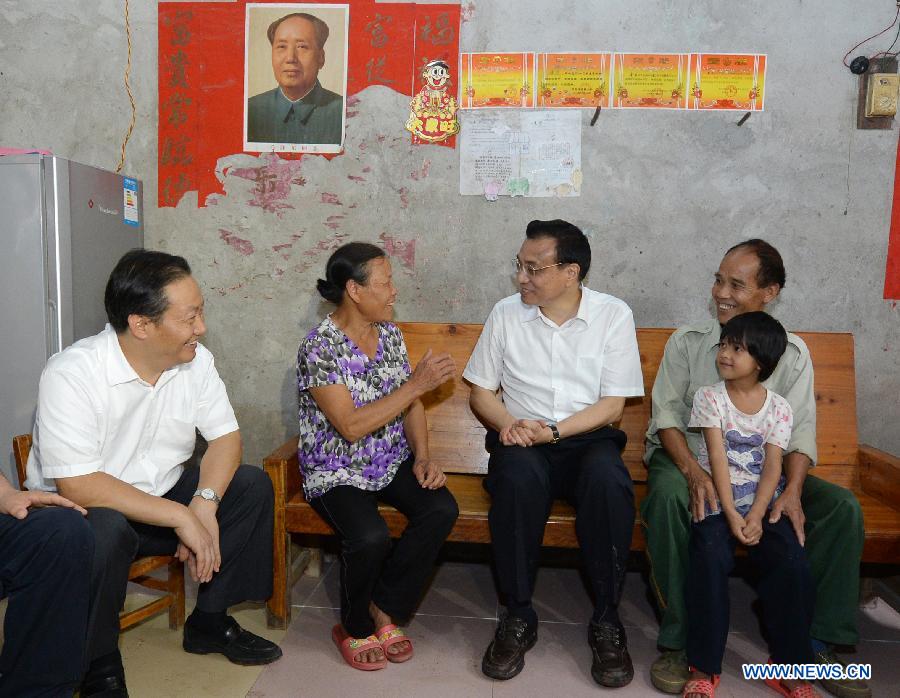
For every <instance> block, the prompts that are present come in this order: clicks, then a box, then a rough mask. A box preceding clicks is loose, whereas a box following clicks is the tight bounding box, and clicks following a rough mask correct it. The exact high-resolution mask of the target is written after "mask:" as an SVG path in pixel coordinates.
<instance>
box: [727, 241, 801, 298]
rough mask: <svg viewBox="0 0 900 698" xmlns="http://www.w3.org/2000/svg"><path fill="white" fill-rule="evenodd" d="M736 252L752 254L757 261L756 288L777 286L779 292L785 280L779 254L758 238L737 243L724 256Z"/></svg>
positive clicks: (782, 263)
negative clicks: (741, 251) (743, 251)
mask: <svg viewBox="0 0 900 698" xmlns="http://www.w3.org/2000/svg"><path fill="white" fill-rule="evenodd" d="M736 250H747V251H748V252H752V253H753V254H755V255H756V258H757V259H758V260H759V271H757V272H756V285H757V286H759V287H760V288H766V287H767V286H771V285H772V284H778V288H779V290H781V289H783V288H784V282H785V280H786V274H785V271H784V261H782V259H781V254H780V253H779V252H778V250H776V249H775V248H774V247H773V246H772V245H770V244H769V243H768V242H766V241H765V240H760V239H759V238H750V239H749V240H744V241H743V242H739V243H738V244H737V245H735V246H734V247H732V248H731V249H729V250H728V252H726V253H725V255H726V256H728V255H730V254H731V253H732V252H734V251H736Z"/></svg>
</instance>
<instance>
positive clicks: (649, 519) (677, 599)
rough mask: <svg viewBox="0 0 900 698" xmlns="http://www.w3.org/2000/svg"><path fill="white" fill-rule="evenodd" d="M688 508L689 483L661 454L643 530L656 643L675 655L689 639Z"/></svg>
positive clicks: (652, 473)
mask: <svg viewBox="0 0 900 698" xmlns="http://www.w3.org/2000/svg"><path fill="white" fill-rule="evenodd" d="M688 506H689V496H688V487H687V480H685V479H684V476H683V475H682V474H681V471H679V470H678V468H677V467H676V466H675V464H674V463H673V462H672V461H671V460H670V459H669V456H668V454H666V452H665V451H664V450H663V449H661V448H660V449H657V450H656V451H655V452H654V454H653V457H652V458H651V460H650V464H649V466H648V477H647V495H646V496H645V497H644V499H643V501H642V502H641V525H642V526H643V529H644V535H645V536H646V539H647V558H648V559H649V560H650V584H651V586H652V587H653V592H654V594H655V596H656V601H657V604H658V605H659V611H660V614H661V616H662V618H661V620H660V625H659V636H658V638H657V644H658V645H659V646H660V647H664V648H666V649H671V650H681V649H684V647H685V642H686V640H687V612H686V609H685V603H684V584H685V580H686V578H687V573H688V541H689V540H690V537H691V514H690V510H689V508H688ZM677 692H680V689H679V691H677Z"/></svg>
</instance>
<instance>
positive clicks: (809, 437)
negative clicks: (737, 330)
mask: <svg viewBox="0 0 900 698" xmlns="http://www.w3.org/2000/svg"><path fill="white" fill-rule="evenodd" d="M721 330H722V327H721V325H719V322H718V320H716V319H715V318H711V319H709V320H707V321H706V322H701V323H697V324H696V325H686V326H684V327H680V328H678V329H677V330H675V332H674V333H673V334H672V336H671V337H669V341H668V342H666V349H665V352H663V358H662V362H661V363H660V365H659V372H658V373H657V374H656V381H655V382H654V383H653V402H652V413H651V415H650V425H649V427H648V428H647V438H646V449H645V451H644V462H645V463H649V462H650V457H651V456H652V455H653V452H654V451H655V450H656V449H657V448H662V444H661V443H660V440H659V435H658V433H657V432H658V431H659V430H660V429H671V428H677V429H680V430H681V431H682V433H684V435H685V436H686V438H687V443H688V447H690V449H691V452H692V453H693V454H694V456H695V457H696V456H697V453H698V451H699V448H700V441H701V440H702V439H703V435H702V434H700V433H698V432H693V431H688V430H687V425H688V420H689V418H690V416H691V407H692V406H693V404H694V393H696V392H697V391H698V390H699V389H700V388H702V387H704V386H707V385H714V384H715V383H718V382H719V381H721V380H722V379H721V377H720V376H719V369H718V368H717V367H716V352H717V346H718V344H719V334H720V333H721ZM763 385H765V386H766V387H767V388H769V390H771V391H773V392H775V393H778V394H779V395H781V396H782V397H783V398H785V399H786V400H787V401H788V403H789V404H790V406H791V409H792V410H793V411H794V428H793V431H792V432H791V442H790V444H789V445H788V448H787V452H788V453H792V452H794V451H799V452H800V453H803V454H804V455H806V456H808V457H809V459H810V460H811V461H812V463H813V464H815V462H816V398H815V394H814V393H813V365H812V360H811V359H810V356H809V349H807V348H806V344H805V343H804V342H803V340H802V339H800V338H799V337H798V336H797V335H795V334H791V333H790V332H788V345H787V349H785V352H784V355H783V356H782V357H781V360H780V361H779V362H778V366H777V367H776V368H775V372H774V373H773V374H772V375H771V376H769V377H768V378H767V379H766V380H765V381H763Z"/></svg>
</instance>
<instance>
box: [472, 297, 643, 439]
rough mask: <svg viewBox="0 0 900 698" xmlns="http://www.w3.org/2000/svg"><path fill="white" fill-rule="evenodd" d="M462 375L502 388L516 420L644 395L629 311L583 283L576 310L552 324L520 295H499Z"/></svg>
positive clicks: (561, 415) (559, 415) (557, 416)
mask: <svg viewBox="0 0 900 698" xmlns="http://www.w3.org/2000/svg"><path fill="white" fill-rule="evenodd" d="M463 378H465V379H466V380H468V381H469V382H470V383H472V384H474V385H477V386H479V387H481V388H485V389H486V390H491V391H494V390H497V388H501V389H502V398H503V402H504V405H505V406H506V409H507V410H508V411H509V413H510V414H511V415H512V416H513V417H515V418H516V419H543V420H549V421H555V422H558V421H560V420H563V419H565V418H566V417H569V416H571V415H573V414H575V413H576V412H580V411H581V410H583V409H584V408H586V407H589V406H590V405H593V404H594V403H596V402H597V401H598V400H599V399H600V398H602V397H610V396H616V397H633V396H640V395H643V394H644V379H643V375H642V373H641V357H640V352H639V351H638V345H637V336H636V334H635V329H634V317H633V316H632V313H631V308H629V307H628V305H627V304H625V302H624V301H621V300H619V299H618V298H615V297H614V296H610V295H608V294H606V293H599V292H597V291H592V290H591V289H589V288H585V287H582V289H581V303H580V304H579V306H578V313H577V314H576V316H575V317H573V318H570V319H569V320H567V321H566V322H564V323H563V324H562V325H557V324H556V323H555V322H553V321H552V320H550V319H549V318H547V317H546V316H545V315H544V314H543V313H542V312H541V311H540V308H539V307H538V306H535V305H526V304H525V303H523V302H522V299H521V296H520V295H519V294H518V293H517V294H515V295H514V296H509V297H508V298H504V299H503V300H501V301H500V302H498V303H497V304H496V305H495V306H494V309H493V310H492V311H491V314H490V315H489V316H488V319H487V321H486V322H485V323H484V329H483V330H482V332H481V336H480V337H479V338H478V343H477V344H476V345H475V349H474V351H473V352H472V356H471V357H470V358H469V362H468V364H466V369H465V371H463Z"/></svg>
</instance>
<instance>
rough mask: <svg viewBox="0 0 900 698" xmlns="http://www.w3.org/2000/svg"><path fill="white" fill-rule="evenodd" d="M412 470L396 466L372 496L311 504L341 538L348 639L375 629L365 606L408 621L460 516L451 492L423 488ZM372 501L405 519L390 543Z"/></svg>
mask: <svg viewBox="0 0 900 698" xmlns="http://www.w3.org/2000/svg"><path fill="white" fill-rule="evenodd" d="M412 464H413V458H409V459H407V460H406V461H404V462H403V463H401V464H400V467H399V469H398V470H397V474H396V475H395V476H394V479H393V480H392V481H391V482H390V484H389V485H388V486H387V487H385V488H384V489H383V490H380V491H378V492H367V491H365V490H361V489H359V488H357V487H352V486H349V485H343V486H339V487H334V488H332V489H330V490H328V492H326V493H325V494H323V495H322V496H320V497H315V498H313V499H312V500H311V501H310V505H311V506H312V508H313V509H315V510H316V511H317V512H318V513H319V515H320V516H321V517H322V518H323V519H325V521H326V522H328V524H329V525H330V526H331V527H332V528H333V529H334V530H335V532H336V533H337V534H338V536H339V537H340V542H341V622H342V623H343V625H344V629H345V630H346V631H347V633H348V634H349V635H350V636H351V637H368V636H369V635H371V634H373V633H374V632H375V630H376V629H377V628H375V624H374V622H373V621H372V616H371V615H369V602H370V601H372V602H374V603H375V605H376V606H378V608H380V609H381V610H382V611H384V612H385V613H387V614H388V615H389V616H391V617H392V618H394V619H397V620H407V619H408V618H409V617H410V616H411V615H412V612H413V609H415V607H416V604H417V603H418V602H419V597H420V595H421V594H422V589H423V587H424V586H425V582H426V580H427V579H428V575H429V573H430V572H431V569H432V566H433V565H434V560H435V558H436V557H437V554H438V551H439V550H440V547H441V545H442V544H443V543H444V540H446V538H447V536H448V535H449V533H450V529H452V528H453V524H454V523H455V522H456V517H457V516H459V507H457V505H456V499H454V497H453V495H452V494H450V491H449V490H448V489H447V488H446V487H442V488H441V489H439V490H427V489H423V488H422V486H421V485H420V484H419V482H418V481H417V480H416V477H415V475H413V472H412ZM379 500H381V501H382V502H385V503H387V504H390V505H391V506H392V507H394V508H395V509H397V510H398V511H400V512H402V513H403V515H404V516H406V518H407V519H409V523H408V524H407V526H406V529H405V530H404V531H403V535H401V536H400V538H399V539H398V540H397V541H396V542H395V543H393V544H392V543H391V537H390V534H389V533H388V527H387V524H386V523H385V521H384V519H383V518H381V515H380V514H379V513H378V501H379Z"/></svg>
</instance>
